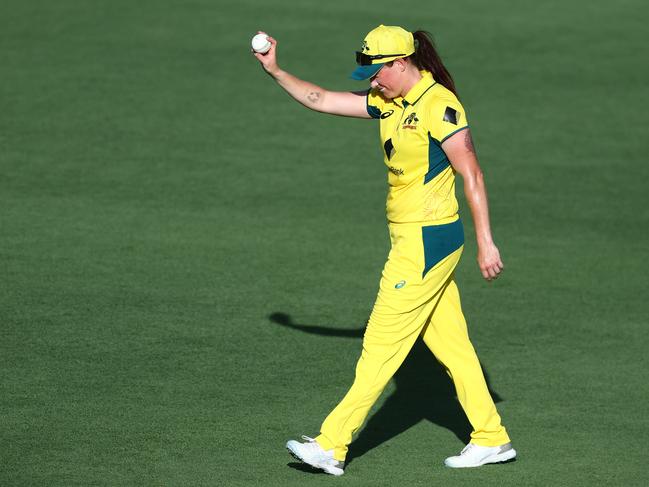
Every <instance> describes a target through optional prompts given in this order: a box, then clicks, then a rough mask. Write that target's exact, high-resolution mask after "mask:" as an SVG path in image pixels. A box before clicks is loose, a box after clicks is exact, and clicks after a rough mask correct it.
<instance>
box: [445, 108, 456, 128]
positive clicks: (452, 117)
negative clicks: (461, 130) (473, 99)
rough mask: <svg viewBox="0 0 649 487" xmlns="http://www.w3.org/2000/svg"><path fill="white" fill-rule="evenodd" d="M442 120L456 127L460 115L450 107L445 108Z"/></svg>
mask: <svg viewBox="0 0 649 487" xmlns="http://www.w3.org/2000/svg"><path fill="white" fill-rule="evenodd" d="M443 120H444V121H445V122H448V123H452V124H453V125H457V124H458V122H459V121H460V114H459V113H458V112H457V110H453V109H452V108H451V107H446V111H445V112H444V118H443Z"/></svg>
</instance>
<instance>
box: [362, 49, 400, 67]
mask: <svg viewBox="0 0 649 487" xmlns="http://www.w3.org/2000/svg"><path fill="white" fill-rule="evenodd" d="M400 56H405V54H375V55H373V56H370V55H369V54H365V53H362V52H359V51H356V64H360V65H361V66H369V65H370V64H372V60H374V59H385V58H386V57H400Z"/></svg>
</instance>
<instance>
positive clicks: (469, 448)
mask: <svg viewBox="0 0 649 487" xmlns="http://www.w3.org/2000/svg"><path fill="white" fill-rule="evenodd" d="M474 446H475V445H474V444H473V443H468V444H467V445H466V446H465V447H464V448H462V451H461V452H460V455H464V454H465V453H468V452H470V451H471V450H472V449H473V447H474Z"/></svg>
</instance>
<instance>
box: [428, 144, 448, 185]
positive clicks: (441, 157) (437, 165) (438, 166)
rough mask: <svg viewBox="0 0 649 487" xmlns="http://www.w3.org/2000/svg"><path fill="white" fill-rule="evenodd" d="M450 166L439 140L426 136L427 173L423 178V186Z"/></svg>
mask: <svg viewBox="0 0 649 487" xmlns="http://www.w3.org/2000/svg"><path fill="white" fill-rule="evenodd" d="M449 165H450V163H449V161H448V157H446V152H444V150H443V149H442V145H441V144H440V142H439V140H437V139H435V138H433V137H432V136H431V135H430V134H428V172H427V173H426V176H424V184H426V183H428V182H430V181H432V180H433V179H435V176H437V175H438V174H439V173H441V172H442V171H443V170H444V169H446V168H447V167H448V166H449Z"/></svg>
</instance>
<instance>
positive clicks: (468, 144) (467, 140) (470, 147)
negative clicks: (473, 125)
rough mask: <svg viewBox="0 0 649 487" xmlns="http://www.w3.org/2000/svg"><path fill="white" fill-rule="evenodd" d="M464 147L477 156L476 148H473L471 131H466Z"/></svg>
mask: <svg viewBox="0 0 649 487" xmlns="http://www.w3.org/2000/svg"><path fill="white" fill-rule="evenodd" d="M464 146H465V147H466V149H467V150H468V151H469V152H472V153H474V154H475V147H473V139H472V138H471V132H470V131H469V130H465V131H464Z"/></svg>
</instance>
